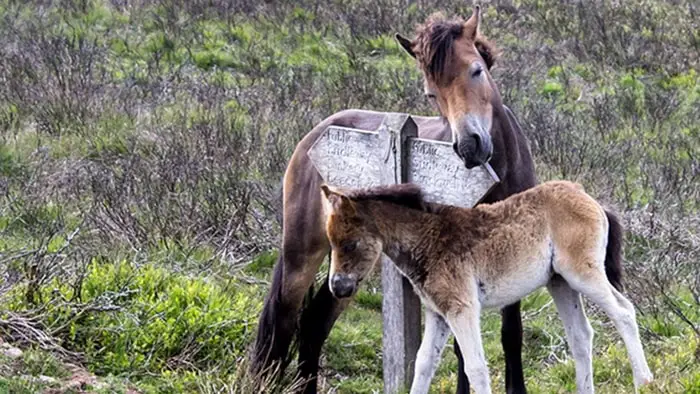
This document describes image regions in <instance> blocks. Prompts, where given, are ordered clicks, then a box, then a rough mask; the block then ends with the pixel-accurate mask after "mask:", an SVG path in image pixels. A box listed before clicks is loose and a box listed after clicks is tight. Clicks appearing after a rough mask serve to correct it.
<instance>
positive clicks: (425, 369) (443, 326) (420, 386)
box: [411, 308, 450, 394]
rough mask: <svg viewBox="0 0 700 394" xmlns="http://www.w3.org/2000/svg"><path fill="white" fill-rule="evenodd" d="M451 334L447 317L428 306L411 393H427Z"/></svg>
mask: <svg viewBox="0 0 700 394" xmlns="http://www.w3.org/2000/svg"><path fill="white" fill-rule="evenodd" d="M449 336H450V326H448V325H447V322H446V321H445V319H443V318H442V316H440V315H438V314H437V313H436V312H434V311H432V310H430V309H428V308H426V310H425V330H424V332H423V340H422V341H421V344H420V348H419V349H418V355H417V356H416V369H415V374H414V375H413V384H411V394H421V393H427V392H428V390H429V389H430V382H431V381H432V380H433V375H435V370H436V369H437V367H438V365H439V364H440V356H441V355H442V349H443V348H444V347H445V343H447V338H448V337H449Z"/></svg>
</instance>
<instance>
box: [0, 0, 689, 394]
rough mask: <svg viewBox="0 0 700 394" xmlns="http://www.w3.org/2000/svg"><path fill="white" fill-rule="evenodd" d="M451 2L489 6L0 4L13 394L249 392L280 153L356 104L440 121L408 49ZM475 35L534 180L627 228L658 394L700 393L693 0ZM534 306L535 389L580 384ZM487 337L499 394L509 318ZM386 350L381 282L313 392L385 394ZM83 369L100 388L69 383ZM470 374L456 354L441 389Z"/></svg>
mask: <svg viewBox="0 0 700 394" xmlns="http://www.w3.org/2000/svg"><path fill="white" fill-rule="evenodd" d="M434 11H443V12H444V13H446V14H455V15H462V16H468V15H469V14H470V12H471V4H470V3H469V2H464V1H451V0H448V1H433V0H425V1H417V2H415V1H404V0H379V1H376V0H345V1H331V2H322V1H312V0H300V1H296V2H267V3H265V2H258V1H248V0H234V1H233V2H228V1H220V0H210V1H203V0H192V1H189V0H188V1H185V0H178V1H176V0H173V1H165V0H136V1H128V0H111V1H108V0H62V1H55V2H54V1H26V2H15V1H8V0H0V81H1V82H2V83H0V138H1V141H2V144H1V145H0V201H1V203H0V338H2V340H3V341H4V342H6V343H9V344H12V346H17V347H19V348H20V349H22V350H23V354H22V355H21V356H20V357H11V356H8V355H4V354H0V392H13V393H14V392H27V393H31V392H37V391H40V390H43V389H57V390H59V392H71V390H74V391H73V392H80V390H85V391H87V392H129V391H131V392H133V390H136V391H138V392H144V393H151V392H153V393H159V392H168V393H171V392H193V391H195V392H206V393H222V392H227V393H249V392H253V391H252V388H251V386H250V384H251V377H250V376H248V375H247V373H246V350H247V347H248V346H249V345H250V343H251V340H252V339H253V335H254V329H255V326H256V323H257V322H256V319H257V316H258V313H259V312H260V308H261V304H262V299H263V296H264V294H265V292H266V290H267V287H268V285H269V280H270V272H271V267H272V265H273V263H274V262H275V258H276V257H275V253H276V247H277V245H278V243H279V224H278V221H277V219H276V217H277V215H278V212H279V208H280V207H279V200H278V191H279V181H280V177H281V175H282V173H283V171H284V168H285V165H286V162H287V160H288V158H289V157H290V155H291V152H292V150H293V149H294V146H295V144H296V143H297V142H298V141H299V140H300V138H301V137H302V136H303V135H304V134H305V133H306V132H308V131H309V130H311V128H312V127H313V125H314V124H316V123H317V122H319V121H320V120H322V119H323V118H325V117H326V116H328V115H330V114H332V113H334V112H336V111H339V110H341V109H344V108H350V107H354V108H365V109H373V110H380V111H394V112H408V113H411V114H428V115H430V114H435V111H434V109H433V108H432V107H430V105H429V104H428V102H427V101H426V100H425V99H424V98H423V97H422V79H421V76H420V73H419V71H418V70H417V68H416V66H415V64H414V63H413V61H412V59H411V58H410V57H408V56H407V55H406V54H405V53H403V52H402V51H401V49H400V48H399V47H398V45H397V44H396V43H395V42H394V39H393V33H394V32H397V31H399V32H402V33H404V34H406V35H410V34H411V33H412V31H413V27H414V25H415V24H416V23H418V22H421V21H423V20H424V19H425V17H426V16H427V15H429V14H430V13H432V12H434ZM483 33H485V34H486V35H487V36H488V37H489V38H491V39H492V40H493V41H495V42H496V43H497V45H498V46H499V47H500V48H501V50H502V55H501V58H500V60H499V63H498V64H497V67H496V68H495V69H494V70H493V75H494V77H495V79H496V81H497V84H498V86H499V88H500V90H501V94H502V96H503V99H504V101H505V103H506V104H507V105H508V106H510V107H511V108H512V109H513V111H514V112H515V114H516V116H517V117H518V119H519V120H520V122H521V125H522V127H523V130H524V131H525V133H526V134H527V137H528V139H529V141H530V143H531V147H532V150H533V152H534V154H535V158H536V164H537V170H538V174H539V176H540V178H541V179H543V180H545V179H569V180H575V181H578V182H581V183H582V184H584V185H585V187H586V189H587V190H588V191H589V192H590V193H591V194H593V195H594V196H596V197H598V198H599V199H601V200H602V201H604V202H606V203H607V204H608V205H610V206H612V207H614V208H615V209H617V210H618V211H619V212H620V213H621V215H622V217H623V219H624V220H623V222H624V225H625V227H626V229H627V235H626V245H625V252H626V261H625V270H626V291H627V293H628V294H629V295H630V296H631V298H632V299H633V300H634V301H635V303H636V305H637V307H638V311H639V320H640V324H641V331H642V335H643V341H644V343H645V346H646V349H647V352H648V356H649V361H650V366H651V368H652V370H653V371H654V373H655V375H656V377H657V379H658V381H657V382H656V384H655V385H654V386H653V387H651V388H649V389H648V390H647V391H648V392H659V393H681V392H686V393H700V323H698V322H700V272H699V271H700V269H699V266H698V264H699V263H698V262H699V261H700V234H699V229H700V163H699V161H698V160H699V155H700V6H699V5H698V4H697V2H695V1H694V0H676V1H670V0H667V1H650V0H629V1H624V2H622V1H619V2H618V1H608V0H595V1H588V2H584V1H555V0H520V1H515V0H510V1H508V0H498V1H493V2H490V3H487V4H485V11H484V18H483ZM323 275H324V271H323V270H322V272H320V273H319V276H318V279H319V280H323V278H324V276H323ZM589 312H590V313H589V314H590V315H592V316H593V318H592V320H593V325H594V328H595V330H596V333H597V336H596V339H595V341H594V351H595V356H594V368H595V377H594V380H595V381H596V382H597V384H598V386H599V392H602V393H618V392H629V391H630V390H632V378H631V371H630V368H629V366H628V363H627V358H626V354H625V351H624V347H623V346H622V343H621V341H620V339H619V337H618V336H617V335H616V334H615V332H614V329H612V327H611V323H610V322H609V320H608V319H607V318H605V317H604V316H602V315H601V314H599V313H598V312H597V311H596V310H594V309H592V308H591V307H590V306H589ZM523 317H524V329H525V338H524V350H523V359H524V362H525V368H526V369H525V376H526V380H527V384H528V388H529V389H530V390H531V392H533V393H550V392H572V391H574V389H575V388H574V379H573V376H574V367H573V361H572V360H571V358H570V357H569V355H568V353H567V349H566V343H565V341H564V339H563V337H564V334H563V330H562V327H561V325H560V323H559V321H558V318H557V316H556V312H555V310H554V307H553V305H552V302H551V299H550V297H549V296H548V295H547V293H546V292H539V293H537V294H534V295H532V296H530V297H528V298H527V299H525V300H524V302H523ZM483 330H484V340H485V349H486V352H487V355H488V360H489V363H490V365H491V371H492V374H493V380H494V384H495V385H497V387H496V388H497V389H498V390H502V387H503V374H504V368H503V354H502V350H501V347H500V334H499V331H500V319H499V317H498V314H497V313H496V312H490V313H487V314H486V315H485V318H484V323H483ZM380 349H381V288H380V286H379V281H378V280H376V279H375V280H374V281H370V283H368V284H367V285H365V286H364V287H363V289H362V290H361V292H360V294H359V296H358V297H357V299H356V301H355V302H354V303H353V306H352V307H351V308H350V309H349V310H348V311H347V312H346V313H345V314H344V315H343V316H342V317H341V319H340V321H339V323H338V324H337V325H336V327H335V328H334V330H333V332H332V333H331V337H330V339H329V341H328V342H327V345H326V347H325V349H324V350H325V352H324V358H323V361H322V362H323V370H322V375H323V376H322V378H321V381H320V385H321V389H322V390H323V391H324V392H327V391H330V392H338V393H351V392H352V393H355V392H366V393H371V392H379V391H381V382H382V380H381V352H380ZM76 366H77V367H79V368H81V369H82V370H84V371H85V372H89V373H90V374H92V375H94V376H95V377H96V378H95V379H93V380H91V382H92V383H90V384H83V385H82V387H79V388H77V389H76V388H70V387H68V386H67V385H66V384H65V381H66V380H68V379H69V378H70V376H71V374H72V373H73V372H71V371H73V370H74V369H75V367H76ZM455 370H456V361H455V357H454V356H453V355H452V353H451V352H450V351H446V353H445V357H444V361H443V363H442V365H441V367H440V369H439V372H438V376H437V378H436V380H435V383H434V390H435V392H452V391H453V390H454V386H455V384H456V372H455ZM290 372H291V371H290ZM39 376H49V377H52V378H54V380H49V379H39V378H38V377H39ZM293 382H294V378H293V376H289V378H288V379H286V380H285V383H286V384H293ZM273 386H274V387H273ZM71 387H72V386H71ZM254 389H255V391H256V392H258V391H260V390H262V391H266V390H268V389H269V390H273V389H275V390H289V387H286V388H285V387H277V386H275V385H274V384H272V383H270V385H269V386H263V387H260V386H255V387H254Z"/></svg>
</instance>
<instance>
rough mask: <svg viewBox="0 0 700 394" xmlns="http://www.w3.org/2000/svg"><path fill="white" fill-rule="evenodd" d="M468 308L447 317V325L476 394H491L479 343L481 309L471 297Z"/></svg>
mask: <svg viewBox="0 0 700 394" xmlns="http://www.w3.org/2000/svg"><path fill="white" fill-rule="evenodd" d="M472 299H473V300H472V301H471V302H469V304H468V306H466V307H464V308H462V309H461V310H459V311H456V312H451V313H449V314H448V315H447V324H448V325H449V326H450V329H451V330H452V333H453V334H454V336H455V339H456V340H457V343H458V344H459V348H460V349H461V351H462V355H463V356H464V372H465V373H466V375H467V377H469V382H470V383H471V385H472V387H473V388H474V391H475V392H476V393H477V394H490V393H491V379H490V378H489V370H488V367H487V365H486V357H485V356H484V347H483V345H482V343H481V327H480V323H479V321H480V317H479V314H480V313H481V307H480V305H479V303H478V301H477V299H476V297H472Z"/></svg>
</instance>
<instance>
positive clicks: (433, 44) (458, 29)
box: [414, 13, 498, 80]
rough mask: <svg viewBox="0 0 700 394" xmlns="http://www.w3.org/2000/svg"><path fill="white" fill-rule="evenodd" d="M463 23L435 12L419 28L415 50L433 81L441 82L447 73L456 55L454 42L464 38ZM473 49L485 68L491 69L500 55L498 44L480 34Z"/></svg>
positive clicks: (460, 20)
mask: <svg viewBox="0 0 700 394" xmlns="http://www.w3.org/2000/svg"><path fill="white" fill-rule="evenodd" d="M464 23H465V22H464V20H463V19H461V18H454V19H447V18H446V17H445V16H444V15H443V14H441V13H435V14H433V15H431V16H430V17H429V18H428V20H427V21H426V22H425V23H423V24H421V25H418V28H417V34H418V36H417V37H416V39H415V41H414V50H415V54H416V57H417V59H418V61H419V62H420V65H421V67H422V68H423V69H424V70H425V71H426V73H427V74H428V75H429V76H430V77H431V78H433V79H435V80H440V79H442V78H443V76H444V75H445V73H446V72H447V71H448V70H446V69H445V68H446V66H447V64H449V62H450V60H451V59H450V58H451V57H452V55H453V53H454V48H453V44H454V41H455V40H456V39H457V38H458V37H459V36H461V35H462V31H463V30H464ZM474 46H475V47H476V49H477V50H478V51H479V54H480V55H481V57H482V58H483V59H484V62H486V68H487V69H491V66H493V65H494V63H495V62H496V58H497V56H498V54H497V50H496V47H495V45H493V44H492V43H491V42H489V41H488V40H487V39H486V38H485V37H484V36H482V35H480V34H479V35H477V37H476V39H475V40H474Z"/></svg>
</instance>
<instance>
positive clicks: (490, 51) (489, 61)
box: [474, 35, 500, 70]
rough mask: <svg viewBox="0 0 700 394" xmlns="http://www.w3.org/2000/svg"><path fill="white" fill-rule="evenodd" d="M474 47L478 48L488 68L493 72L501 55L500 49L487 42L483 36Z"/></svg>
mask: <svg viewBox="0 0 700 394" xmlns="http://www.w3.org/2000/svg"><path fill="white" fill-rule="evenodd" d="M474 46H475V47H476V50H477V51H479V55H481V58H482V59H484V62H485V63H486V68H487V69H488V70H491V68H492V67H493V65H494V64H496V60H498V56H499V54H500V53H499V52H500V51H499V50H498V48H496V47H495V46H494V45H493V44H492V43H491V42H489V41H488V40H486V38H484V36H481V35H479V36H478V37H476V41H475V42H474Z"/></svg>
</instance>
